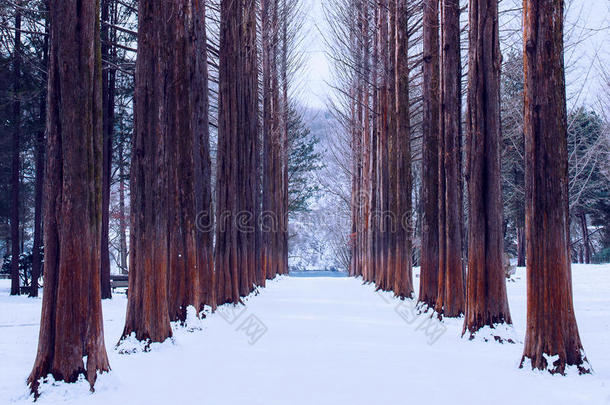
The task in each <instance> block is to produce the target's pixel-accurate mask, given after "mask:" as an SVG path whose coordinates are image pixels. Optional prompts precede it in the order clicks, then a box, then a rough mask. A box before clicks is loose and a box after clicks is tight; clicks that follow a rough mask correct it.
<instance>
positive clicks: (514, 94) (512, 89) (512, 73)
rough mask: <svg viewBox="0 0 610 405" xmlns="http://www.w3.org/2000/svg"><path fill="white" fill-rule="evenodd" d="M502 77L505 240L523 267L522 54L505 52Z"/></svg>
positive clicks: (501, 105) (523, 149) (501, 108)
mask: <svg viewBox="0 0 610 405" xmlns="http://www.w3.org/2000/svg"><path fill="white" fill-rule="evenodd" d="M504 59H505V61H504V64H503V66H502V76H501V102H500V110H501V125H502V131H501V132H502V201H503V204H504V208H503V210H504V221H505V234H504V243H505V246H506V249H507V251H508V252H511V253H512V254H514V255H515V256H516V257H517V265H518V266H521V267H524V266H525V177H524V176H525V159H524V154H525V139H524V136H523V86H524V83H523V57H522V55H521V54H517V53H515V52H511V53H508V54H507V55H504Z"/></svg>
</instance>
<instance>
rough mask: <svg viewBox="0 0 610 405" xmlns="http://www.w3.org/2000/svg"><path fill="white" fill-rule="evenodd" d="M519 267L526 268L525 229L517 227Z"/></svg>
mask: <svg viewBox="0 0 610 405" xmlns="http://www.w3.org/2000/svg"><path fill="white" fill-rule="evenodd" d="M517 266H519V267H525V228H524V227H523V226H518V227H517Z"/></svg>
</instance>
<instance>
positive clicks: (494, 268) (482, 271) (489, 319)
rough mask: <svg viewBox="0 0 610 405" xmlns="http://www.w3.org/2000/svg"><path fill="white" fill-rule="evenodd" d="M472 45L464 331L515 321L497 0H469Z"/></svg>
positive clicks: (469, 72) (469, 55)
mask: <svg viewBox="0 0 610 405" xmlns="http://www.w3.org/2000/svg"><path fill="white" fill-rule="evenodd" d="M468 12H469V24H468V26H469V34H468V35H469V47H468V116H467V125H468V134H467V137H468V138H467V142H466V148H467V162H468V163H467V173H466V176H467V180H468V207H469V215H468V220H469V223H468V275H467V287H466V293H467V294H466V317H465V320H464V330H463V333H466V332H467V331H468V332H469V333H470V335H471V337H472V336H473V334H474V333H475V332H477V331H478V330H479V329H481V328H482V327H484V326H492V327H493V326H494V325H495V324H501V323H511V317H510V312H509V309H508V299H507V297H506V281H505V277H504V265H503V254H504V234H503V227H502V190H501V181H502V174H501V165H500V142H501V136H500V67H501V63H502V61H501V58H502V56H501V54H500V39H499V34H500V32H499V25H498V2H497V0H470V4H469V7H468Z"/></svg>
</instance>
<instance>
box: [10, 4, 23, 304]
mask: <svg viewBox="0 0 610 405" xmlns="http://www.w3.org/2000/svg"><path fill="white" fill-rule="evenodd" d="M21 52H22V51H21V4H20V3H18V4H17V6H16V7H15V44H14V46H13V123H12V124H13V143H12V149H13V156H12V166H13V167H12V173H11V295H19V256H20V252H21V248H20V244H19V241H20V238H19V233H20V232H19V216H20V213H21V210H20V198H19V194H20V193H19V191H20V190H19V189H20V186H21V185H20V183H21V94H20V93H21Z"/></svg>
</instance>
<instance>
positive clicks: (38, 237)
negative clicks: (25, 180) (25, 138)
mask: <svg viewBox="0 0 610 405" xmlns="http://www.w3.org/2000/svg"><path fill="white" fill-rule="evenodd" d="M44 7H45V10H46V11H47V12H48V9H49V8H48V4H47V3H46V2H45V6H44ZM44 27H45V33H46V34H47V35H46V36H45V39H44V45H43V51H42V62H43V66H44V70H45V71H48V57H49V36H48V33H49V20H48V18H45V19H44ZM39 105H40V115H39V121H40V128H41V129H40V130H39V131H38V133H37V134H36V146H35V154H36V184H35V186H34V242H33V245H32V283H31V287H30V297H38V279H39V278H40V274H41V271H42V255H41V254H40V249H41V247H42V238H43V235H42V214H43V213H42V204H43V186H44V172H45V170H44V169H45V168H44V159H45V130H44V126H45V123H46V119H47V90H46V87H45V88H44V89H43V90H42V91H41V94H40V102H39Z"/></svg>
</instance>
